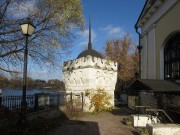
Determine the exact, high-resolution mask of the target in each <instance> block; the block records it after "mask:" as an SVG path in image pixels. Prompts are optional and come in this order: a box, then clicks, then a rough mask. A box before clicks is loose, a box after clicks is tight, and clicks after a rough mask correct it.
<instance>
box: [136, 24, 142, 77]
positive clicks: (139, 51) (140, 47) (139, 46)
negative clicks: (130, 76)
mask: <svg viewBox="0 0 180 135" xmlns="http://www.w3.org/2000/svg"><path fill="white" fill-rule="evenodd" d="M135 29H136V33H137V34H138V35H139V45H138V46H137V49H138V53H139V79H141V50H142V46H141V41H140V38H141V34H140V32H139V31H138V27H137V26H135Z"/></svg>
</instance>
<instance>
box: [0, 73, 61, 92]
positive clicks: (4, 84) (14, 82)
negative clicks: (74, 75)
mask: <svg viewBox="0 0 180 135" xmlns="http://www.w3.org/2000/svg"><path fill="white" fill-rule="evenodd" d="M22 85H23V78H22V77H13V78H11V79H8V78H7V77H5V76H3V75H0V89H1V88H15V89H16V88H22ZM47 87H51V88H52V89H57V90H62V91H63V90H64V83H63V82H62V81H60V80H58V79H50V80H48V81H45V80H41V79H33V78H31V77H27V88H28V89H43V88H47Z"/></svg>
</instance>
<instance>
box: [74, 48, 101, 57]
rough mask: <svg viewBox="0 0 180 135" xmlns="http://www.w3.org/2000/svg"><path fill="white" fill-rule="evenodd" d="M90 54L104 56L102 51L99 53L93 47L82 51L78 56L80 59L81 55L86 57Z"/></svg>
mask: <svg viewBox="0 0 180 135" xmlns="http://www.w3.org/2000/svg"><path fill="white" fill-rule="evenodd" d="M88 55H91V56H93V57H98V58H103V56H102V55H101V54H100V53H98V52H97V51H96V50H93V49H87V50H85V51H83V52H81V53H80V54H79V56H78V57H77V58H78V59H79V58H81V57H86V56H88Z"/></svg>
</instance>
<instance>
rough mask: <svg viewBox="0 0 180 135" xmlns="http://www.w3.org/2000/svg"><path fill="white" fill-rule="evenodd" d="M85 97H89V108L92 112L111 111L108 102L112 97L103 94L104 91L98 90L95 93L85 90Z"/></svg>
mask: <svg viewBox="0 0 180 135" xmlns="http://www.w3.org/2000/svg"><path fill="white" fill-rule="evenodd" d="M85 96H87V97H89V100H90V107H89V110H91V109H93V112H98V113H99V112H102V111H112V106H111V103H110V100H111V99H112V97H111V96H110V95H109V94H108V93H107V92H105V90H104V89H101V88H98V89H97V90H96V91H95V92H94V91H93V90H86V92H85Z"/></svg>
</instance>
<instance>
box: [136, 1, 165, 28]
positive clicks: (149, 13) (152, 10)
mask: <svg viewBox="0 0 180 135" xmlns="http://www.w3.org/2000/svg"><path fill="white" fill-rule="evenodd" d="M162 3H163V0H157V1H156V2H155V3H154V4H153V5H152V6H151V8H149V9H148V11H146V12H145V13H142V15H141V17H140V19H139V20H138V23H137V26H138V27H142V26H143V25H144V23H146V22H147V21H148V19H149V18H150V17H151V16H152V15H153V14H154V13H155V11H157V9H158V8H159V7H160V6H161V5H162ZM147 7H148V4H147Z"/></svg>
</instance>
